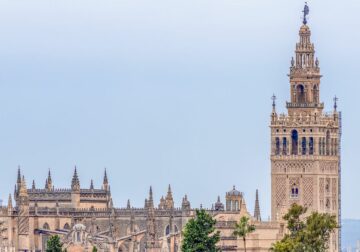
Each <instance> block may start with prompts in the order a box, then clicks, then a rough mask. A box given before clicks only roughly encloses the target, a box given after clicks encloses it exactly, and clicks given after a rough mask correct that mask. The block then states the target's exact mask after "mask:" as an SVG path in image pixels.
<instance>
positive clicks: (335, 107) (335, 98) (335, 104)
mask: <svg viewBox="0 0 360 252" xmlns="http://www.w3.org/2000/svg"><path fill="white" fill-rule="evenodd" d="M338 100H339V98H337V97H336V95H335V97H334V111H336V110H337V107H338V105H337V102H338Z"/></svg>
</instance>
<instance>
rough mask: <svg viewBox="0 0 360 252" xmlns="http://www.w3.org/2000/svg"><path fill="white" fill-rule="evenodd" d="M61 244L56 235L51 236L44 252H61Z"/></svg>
mask: <svg viewBox="0 0 360 252" xmlns="http://www.w3.org/2000/svg"><path fill="white" fill-rule="evenodd" d="M61 251H62V243H61V242H60V237H59V236H58V235H53V236H51V237H50V238H49V240H48V241H47V248H46V252H61Z"/></svg>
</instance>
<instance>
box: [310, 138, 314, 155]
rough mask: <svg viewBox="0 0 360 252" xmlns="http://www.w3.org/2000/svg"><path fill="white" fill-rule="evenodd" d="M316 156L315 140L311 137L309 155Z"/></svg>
mask: <svg viewBox="0 0 360 252" xmlns="http://www.w3.org/2000/svg"><path fill="white" fill-rule="evenodd" d="M313 154H314V138H313V137H310V138H309V155H313Z"/></svg>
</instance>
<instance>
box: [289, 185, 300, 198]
mask: <svg viewBox="0 0 360 252" xmlns="http://www.w3.org/2000/svg"><path fill="white" fill-rule="evenodd" d="M298 197H299V188H298V187H297V186H296V185H295V184H294V185H293V186H292V188H291V194H290V198H292V199H297V198H298Z"/></svg>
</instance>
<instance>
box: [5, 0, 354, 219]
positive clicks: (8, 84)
mask: <svg viewBox="0 0 360 252" xmlns="http://www.w3.org/2000/svg"><path fill="white" fill-rule="evenodd" d="M308 2H309V5H310V20H309V25H310V27H311V29H312V32H313V36H312V40H313V42H314V43H315V46H316V50H317V56H318V57H319V59H320V65H321V71H322V74H323V75H324V77H323V79H322V86H321V99H322V100H323V101H324V102H325V103H326V110H331V109H332V98H333V96H334V95H335V94H336V95H337V96H339V98H340V101H339V108H340V109H341V110H342V111H343V118H344V119H343V124H344V130H343V132H344V135H343V217H346V218H360V212H359V210H358V209H359V208H360V201H359V197H358V196H359V194H360V188H359V186H358V184H359V182H358V180H359V178H360V171H359V165H358V164H359V163H360V155H359V154H358V153H359V151H360V147H359V142H360V136H359V134H357V132H358V129H359V126H358V125H359V123H360V117H359V107H360V106H359V104H358V103H357V102H358V100H359V99H358V97H359V93H360V87H359V85H358V83H357V82H358V80H359V77H358V73H359V56H360V49H359V44H360V35H359V27H360V17H359V16H360V15H359V10H360V1H358V0H344V1H335V0H326V1H325V0H321V1H319V0H317V1H308ZM303 4H304V2H303V1H300V0H293V1H289V0H277V1H269V0H181V1H180V0H172V1H169V0H153V1H146V0H101V1H100V0H97V1H94V0H61V1H60V0H56V1H55V0H29V1H22V0H0V153H1V155H0V156H1V158H0V170H1V183H0V198H3V199H6V198H7V195H8V193H12V192H13V188H14V183H15V180H16V169H17V166H18V165H21V166H22V170H23V172H24V174H25V176H26V179H27V181H28V184H29V185H30V183H31V180H32V179H33V178H35V180H36V183H37V186H38V187H43V186H44V183H45V178H46V173H47V170H48V168H49V167H50V168H51V169H52V174H53V180H54V184H55V186H56V187H69V185H70V181H71V177H72V173H73V168H74V165H77V166H78V170H79V174H80V178H81V180H80V182H81V184H82V186H84V187H88V186H89V184H90V179H91V178H94V180H95V186H100V184H101V181H102V175H103V169H104V167H107V169H108V173H109V177H110V183H111V188H112V194H113V198H114V203H115V205H116V206H118V207H123V206H125V205H126V200H127V199H128V198H130V199H131V202H132V204H134V205H135V206H143V204H144V198H145V197H147V195H148V188H149V186H150V185H153V188H154V194H155V198H156V199H157V200H158V199H159V197H161V195H163V194H165V193H166V189H167V185H168V184H169V183H171V185H172V187H173V191H174V197H175V199H176V203H177V205H178V206H179V205H180V204H181V198H182V196H183V195H184V194H185V193H187V194H188V196H189V199H190V200H191V202H192V204H193V206H199V205H200V203H203V205H204V206H206V207H211V204H212V203H213V202H214V201H215V200H216V197H217V195H220V196H222V197H224V194H225V192H226V191H227V190H229V189H231V188H232V185H233V184H235V185H236V186H237V187H238V189H240V190H241V191H243V192H244V193H245V196H246V200H247V204H248V208H249V210H251V211H252V210H253V207H254V206H253V205H254V196H255V190H256V189H257V188H258V189H259V191H260V198H261V210H262V215H263V218H264V219H266V218H267V216H269V215H270V162H269V149H270V144H269V139H270V135H269V134H270V133H269V128H268V125H269V119H270V112H271V100H270V97H271V95H272V94H273V93H275V94H277V96H278V110H279V111H284V105H285V101H286V100H288V97H289V84H288V78H287V76H286V75H287V73H288V70H289V65H290V59H291V57H292V55H293V52H294V48H295V43H296V41H297V40H298V30H299V27H300V25H301V18H300V16H301V10H302V8H303Z"/></svg>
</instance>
